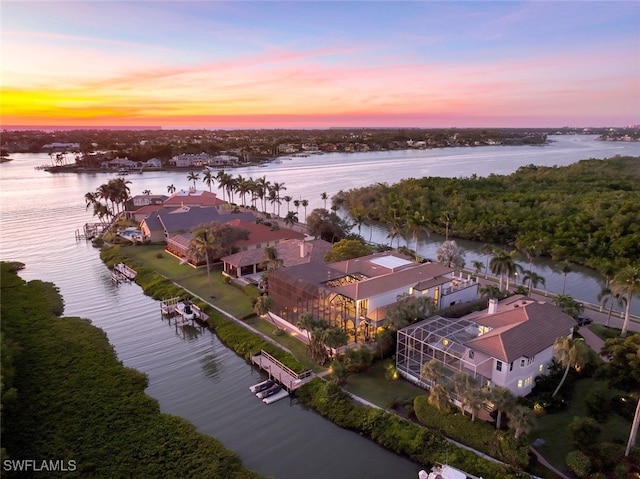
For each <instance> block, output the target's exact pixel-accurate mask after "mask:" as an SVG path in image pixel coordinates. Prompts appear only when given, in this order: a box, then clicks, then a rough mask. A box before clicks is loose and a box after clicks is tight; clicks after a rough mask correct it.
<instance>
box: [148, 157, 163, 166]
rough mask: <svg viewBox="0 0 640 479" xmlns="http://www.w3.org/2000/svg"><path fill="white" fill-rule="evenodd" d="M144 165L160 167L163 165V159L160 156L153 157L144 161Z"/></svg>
mask: <svg viewBox="0 0 640 479" xmlns="http://www.w3.org/2000/svg"><path fill="white" fill-rule="evenodd" d="M144 166H147V167H149V168H160V167H162V161H161V160H159V159H158V158H151V159H150V160H147V161H145V162H144Z"/></svg>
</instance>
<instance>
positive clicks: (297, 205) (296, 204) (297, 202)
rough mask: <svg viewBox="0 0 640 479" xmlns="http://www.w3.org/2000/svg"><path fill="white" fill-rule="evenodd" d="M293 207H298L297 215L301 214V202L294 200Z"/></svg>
mask: <svg viewBox="0 0 640 479" xmlns="http://www.w3.org/2000/svg"><path fill="white" fill-rule="evenodd" d="M293 206H295V207H296V214H299V213H300V200H293Z"/></svg>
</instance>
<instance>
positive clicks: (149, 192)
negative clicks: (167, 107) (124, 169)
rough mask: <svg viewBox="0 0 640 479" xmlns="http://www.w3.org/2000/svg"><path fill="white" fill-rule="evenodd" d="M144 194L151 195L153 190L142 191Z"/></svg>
mask: <svg viewBox="0 0 640 479" xmlns="http://www.w3.org/2000/svg"><path fill="white" fill-rule="evenodd" d="M142 194H143V195H150V194H151V190H144V191H143V192H142Z"/></svg>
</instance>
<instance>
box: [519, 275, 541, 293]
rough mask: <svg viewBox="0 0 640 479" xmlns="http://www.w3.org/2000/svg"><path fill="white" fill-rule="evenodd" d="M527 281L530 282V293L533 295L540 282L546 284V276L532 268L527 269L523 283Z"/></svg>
mask: <svg viewBox="0 0 640 479" xmlns="http://www.w3.org/2000/svg"><path fill="white" fill-rule="evenodd" d="M527 282H528V283H529V295H531V292H532V291H533V289H534V288H537V287H538V285H539V284H541V285H542V286H545V280H544V277H542V276H540V275H539V274H538V273H536V272H535V271H531V270H526V271H525V272H524V274H523V276H522V283H523V284H525V283H527Z"/></svg>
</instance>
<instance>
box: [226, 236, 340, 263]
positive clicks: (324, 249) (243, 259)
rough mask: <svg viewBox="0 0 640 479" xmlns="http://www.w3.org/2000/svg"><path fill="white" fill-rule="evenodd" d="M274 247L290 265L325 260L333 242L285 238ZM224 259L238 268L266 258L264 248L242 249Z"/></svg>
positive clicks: (284, 261)
mask: <svg viewBox="0 0 640 479" xmlns="http://www.w3.org/2000/svg"><path fill="white" fill-rule="evenodd" d="M302 245H304V247H305V251H304V254H303V255H301V254H300V248H301V247H302ZM274 247H275V249H276V251H277V252H278V258H280V260H282V265H283V266H285V267H290V266H294V265H297V264H303V263H309V262H311V261H320V262H321V261H324V259H323V258H324V256H325V255H326V254H327V253H328V252H329V251H330V250H331V243H328V242H326V241H324V240H312V241H304V240H299V239H289V240H284V241H283V242H282V243H279V244H277V245H275V246H274ZM222 260H223V261H224V262H225V263H228V264H230V265H232V266H236V267H238V268H240V267H242V266H249V265H253V264H259V263H261V262H263V261H264V260H265V257H264V248H259V249H255V248H254V249H250V250H246V251H240V252H239V253H235V254H232V255H229V256H225V257H224V258H222Z"/></svg>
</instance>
